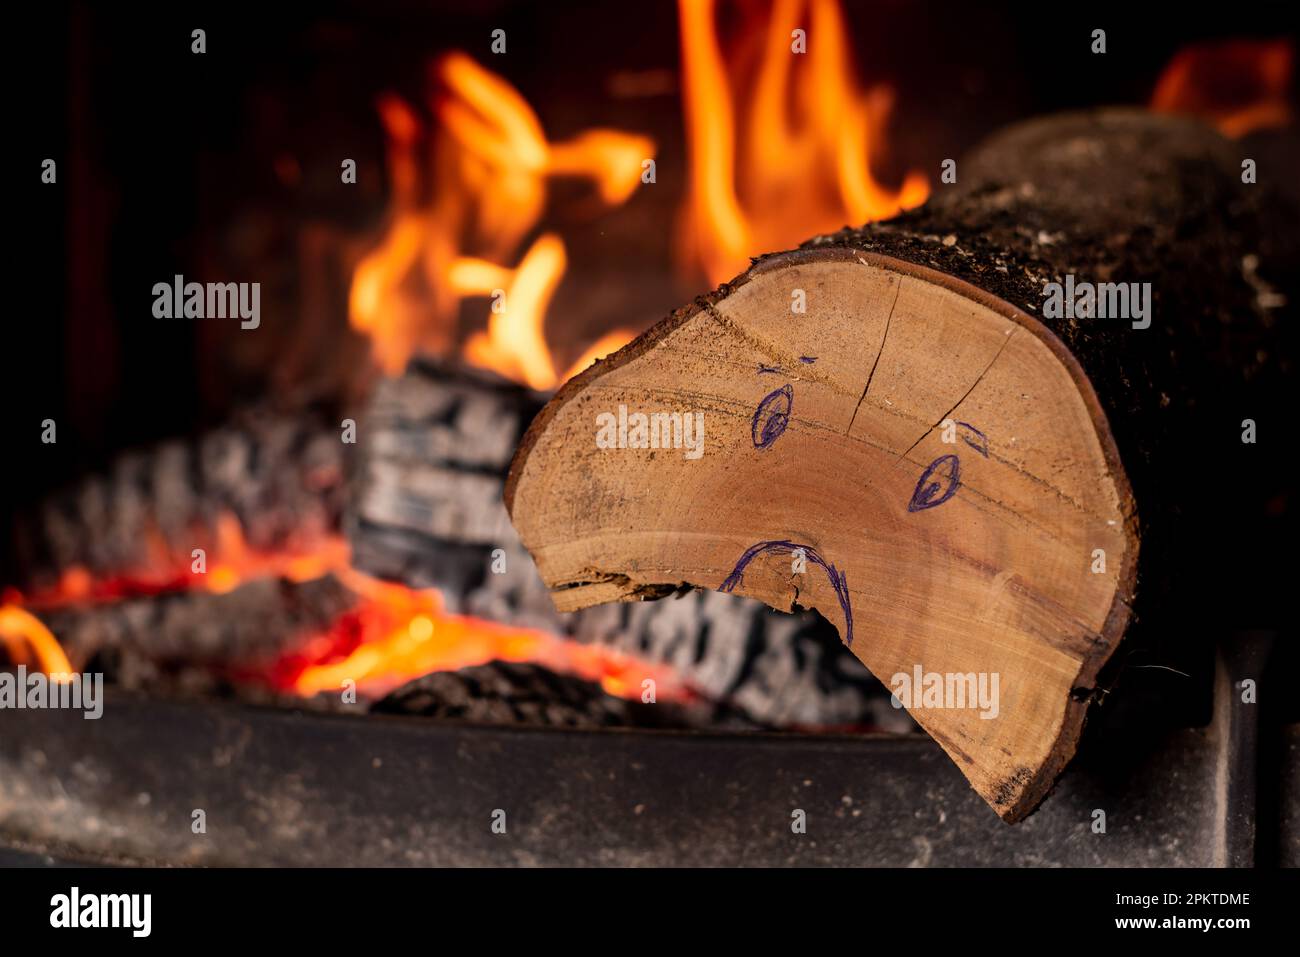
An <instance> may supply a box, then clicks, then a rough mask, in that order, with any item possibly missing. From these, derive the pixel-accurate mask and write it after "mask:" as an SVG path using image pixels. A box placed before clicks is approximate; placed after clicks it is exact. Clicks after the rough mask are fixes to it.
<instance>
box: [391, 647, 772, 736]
mask: <svg viewBox="0 0 1300 957" xmlns="http://www.w3.org/2000/svg"><path fill="white" fill-rule="evenodd" d="M372 710H374V711H375V712H377V713H381V714H405V715H419V716H422V717H429V718H439V719H452V720H458V721H469V722H474V723H479V724H525V725H531V726H536V727H551V728H603V727H642V728H691V727H712V728H718V727H732V728H741V727H753V725H752V724H751V723H750V722H748V721H746V720H745V719H744V718H742V717H741V716H740V715H738V714H736V713H734V712H727V711H721V710H720V709H718V708H717V707H715V706H713V705H711V704H708V703H706V702H702V701H697V702H694V703H679V702H655V703H653V704H650V703H643V702H641V701H630V700H628V699H625V698H620V697H616V696H614V695H610V694H607V693H606V692H605V691H604V689H602V688H601V687H600V685H599V684H597V683H596V682H594V681H587V680H585V679H583V678H578V677H575V676H573V675H564V674H558V673H556V672H554V671H551V670H550V669H548V668H545V667H543V666H541V665H536V664H531V663H527V662H509V661H492V662H488V663H487V664H484V665H477V666H474V667H471V668H462V669H460V670H459V671H440V672H436V673H434V674H430V675H425V676H423V677H421V678H417V679H416V680H415V681H412V682H409V683H408V684H405V685H403V686H402V687H401V688H398V689H397V690H396V691H394V692H393V693H392V694H390V695H388V696H387V697H385V698H383V699H382V700H380V701H378V702H376V703H375V705H374V707H373V709H372Z"/></svg>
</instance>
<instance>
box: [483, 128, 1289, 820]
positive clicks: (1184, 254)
mask: <svg viewBox="0 0 1300 957" xmlns="http://www.w3.org/2000/svg"><path fill="white" fill-rule="evenodd" d="M959 170H960V174H959V184H958V185H953V186H946V187H941V188H940V189H939V190H938V192H937V195H936V196H935V198H934V199H933V200H932V201H931V203H930V204H929V205H928V206H927V207H925V208H923V209H922V210H920V211H918V212H915V213H912V214H906V215H904V216H901V217H899V218H897V219H895V220H893V221H890V222H885V223H878V224H873V225H869V226H866V227H863V228H861V229H847V230H844V231H842V232H840V233H838V234H835V235H832V236H824V237H818V238H815V239H813V240H811V241H810V242H808V243H806V244H805V245H804V246H803V247H802V248H800V249H799V250H796V251H793V252H788V253H781V254H775V255H770V256H765V257H763V258H761V259H759V260H756V261H755V263H754V265H753V266H752V267H751V268H750V269H749V270H748V271H747V272H745V273H744V274H743V275H741V276H739V277H738V278H736V279H735V280H733V281H732V282H730V283H727V284H725V285H723V286H722V287H720V288H719V289H717V290H716V291H715V292H713V293H711V294H709V295H706V296H702V297H700V298H698V299H696V300H695V302H693V303H692V304H690V305H688V306H686V307H685V308H683V309H680V310H678V311H677V312H675V313H674V314H673V315H671V316H669V317H668V318H667V319H665V320H664V321H662V322H661V323H659V324H658V325H657V326H655V327H654V328H652V329H651V330H649V331H648V332H646V333H645V334H644V335H642V336H641V337H640V338H638V339H637V340H636V341H634V342H632V343H630V344H629V345H628V346H626V347H625V348H623V349H622V350H620V351H619V352H618V353H616V354H615V355H613V356H611V357H609V358H607V359H605V360H603V361H602V362H599V363H597V364H596V365H595V366H593V367H592V368H590V369H588V370H587V371H586V372H584V373H582V374H581V375H579V376H577V377H575V378H574V379H573V380H571V381H570V382H568V383H567V384H566V385H565V386H564V387H563V388H562V389H561V390H560V391H559V393H558V394H557V395H556V396H555V397H554V399H552V400H551V402H550V403H549V404H548V405H547V406H546V408H545V409H544V410H543V411H542V412H541V413H540V415H539V416H538V417H537V418H536V419H535V420H534V422H533V423H532V425H531V426H530V428H529V430H528V432H527V433H526V435H525V436H524V438H523V440H522V441H521V443H520V446H519V449H518V451H517V452H516V455H515V458H514V461H513V463H512V465H511V469H510V474H509V478H508V481H507V484H506V489H505V500H506V505H507V508H508V509H509V511H510V515H511V518H512V520H513V522H514V525H515V528H516V530H517V531H518V532H519V535H520V538H521V540H522V541H523V543H524V545H525V546H526V547H527V549H528V551H529V552H530V553H531V554H532V556H533V558H534V561H535V562H536V565H537V569H538V571H539V572H540V574H541V577H542V579H543V580H544V581H545V583H546V585H547V587H548V588H550V590H551V594H552V598H553V599H554V601H555V604H556V606H557V608H559V609H561V610H562V611H577V610H579V609H584V608H587V607H588V606H591V605H594V604H598V603H602V602H611V601H629V600H638V599H645V598H654V597H658V596H661V595H663V594H666V593H675V592H678V591H680V590H681V589H683V588H686V587H693V588H703V589H714V590H719V591H723V592H727V593H731V594H733V595H744V596H748V597H750V598H754V599H757V600H760V601H763V602H765V603H767V604H768V605H770V606H771V607H773V608H776V609H781V610H794V609H799V608H812V609H816V610H817V611H819V612H820V613H821V614H822V615H824V616H825V617H826V618H827V619H828V620H829V621H831V622H832V623H834V624H835V626H836V627H837V628H838V630H839V633H840V636H841V638H842V639H843V641H844V643H845V644H846V645H847V646H848V647H849V648H851V649H852V651H853V653H854V654H855V655H856V656H857V657H858V658H859V659H861V661H862V662H863V663H865V664H866V665H867V667H868V668H869V669H870V670H871V671H872V672H873V673H874V674H875V675H877V676H878V677H880V678H881V679H882V680H883V681H885V682H887V683H890V685H891V687H893V688H895V689H896V690H898V691H899V692H900V696H903V695H902V692H905V691H907V689H908V687H909V685H910V684H911V683H913V682H915V683H917V684H918V685H919V687H918V688H917V695H916V697H915V699H910V700H909V697H910V696H909V697H905V699H904V703H905V704H908V705H909V710H910V711H911V713H912V716H913V717H914V718H916V720H917V721H918V722H919V723H920V724H921V726H922V727H923V728H925V730H926V731H928V732H929V733H930V734H931V735H932V736H933V737H934V738H935V739H936V740H937V741H938V742H939V744H940V745H941V746H942V747H943V749H944V750H945V751H946V752H947V753H948V754H949V755H950V756H951V757H952V758H953V760H954V761H955V762H956V763H957V765H958V767H960V768H961V770H962V771H963V773H964V774H965V775H966V776H967V778H968V780H969V781H970V783H971V785H972V786H973V787H974V789H975V790H976V791H977V792H978V793H979V794H980V795H981V796H982V797H983V798H984V799H985V800H986V801H987V802H988V803H989V804H990V806H991V807H992V808H993V809H994V810H995V811H996V812H997V813H998V814H999V815H1000V816H1001V817H1002V818H1003V819H1004V820H1006V821H1009V822H1014V821H1018V820H1020V819H1022V818H1024V817H1025V816H1026V815H1027V814H1029V813H1030V812H1031V811H1032V810H1033V809H1034V808H1035V807H1036V806H1037V805H1038V804H1039V803H1040V802H1041V800H1042V799H1043V797H1044V796H1045V795H1046V794H1047V793H1048V791H1049V789H1050V788H1051V786H1052V784H1053V782H1054V781H1055V780H1056V778H1057V776H1058V775H1059V773H1060V772H1061V770H1062V769H1063V768H1064V766H1065V765H1066V763H1067V762H1068V761H1069V759H1070V757H1071V756H1072V755H1073V753H1074V751H1075V748H1076V744H1077V742H1078V740H1079V736H1080V732H1081V730H1082V727H1083V724H1084V720H1085V716H1086V712H1087V708H1088V704H1089V701H1090V700H1091V699H1092V698H1093V696H1094V692H1095V690H1096V689H1097V687H1098V675H1099V672H1100V671H1101V669H1102V667H1103V666H1104V665H1105V664H1106V663H1107V662H1108V660H1109V659H1110V658H1111V656H1112V654H1113V653H1114V651H1115V648H1116V646H1117V644H1118V643H1119V641H1120V639H1121V636H1123V635H1124V634H1125V632H1126V630H1127V629H1128V627H1129V625H1130V622H1131V621H1134V620H1136V619H1139V618H1140V619H1141V621H1142V627H1143V630H1147V629H1150V630H1151V631H1152V632H1153V633H1155V634H1158V635H1160V636H1162V640H1165V641H1168V640H1170V639H1171V638H1173V639H1176V640H1179V641H1186V640H1187V635H1188V631H1187V630H1185V626H1186V625H1187V624H1188V622H1189V621H1191V622H1195V621H1198V620H1200V619H1198V617H1197V616H1204V615H1205V609H1204V608H1203V607H1202V604H1201V603H1200V602H1197V601H1196V600H1195V598H1196V596H1197V595H1198V594H1202V593H1204V592H1200V591H1199V589H1200V588H1206V589H1212V588H1214V587H1223V585H1224V582H1225V581H1229V582H1232V583H1233V587H1241V588H1246V589H1248V593H1249V594H1251V595H1252V596H1258V597H1261V598H1262V596H1259V588H1258V586H1253V585H1251V584H1250V583H1251V582H1253V581H1256V580H1258V581H1260V582H1265V583H1267V582H1270V581H1277V580H1278V573H1277V572H1276V571H1272V572H1270V571H1269V570H1268V569H1267V568H1266V565H1267V564H1268V557H1267V551H1266V550H1265V551H1264V552H1263V553H1262V554H1261V553H1260V552H1259V551H1258V550H1257V546H1258V544H1259V537H1258V536H1255V537H1252V535H1251V533H1248V532H1245V531H1243V528H1246V527H1249V528H1264V527H1265V524H1264V523H1263V522H1262V518H1261V516H1263V515H1264V513H1265V509H1266V502H1267V500H1268V497H1269V495H1271V494H1274V491H1273V490H1275V489H1276V488H1278V487H1279V485H1278V483H1279V481H1280V480H1279V479H1278V478H1277V475H1281V474H1284V473H1283V471H1282V470H1281V469H1277V470H1276V472H1277V475H1270V474H1268V467H1269V463H1278V462H1280V459H1279V458H1278V456H1279V453H1280V449H1278V448H1277V447H1278V446H1280V445H1282V443H1278V442H1273V443H1272V444H1271V445H1269V444H1256V445H1250V444H1244V443H1243V441H1242V427H1243V426H1242V421H1241V420H1242V419H1244V418H1254V419H1256V420H1258V421H1259V422H1261V423H1263V422H1265V421H1266V420H1267V421H1269V422H1272V421H1276V416H1278V415H1279V414H1280V410H1281V409H1282V408H1284V407H1285V406H1284V404H1283V401H1284V396H1285V395H1286V394H1287V393H1286V391H1285V390H1286V388H1287V384H1288V377H1289V375H1290V368H1291V355H1292V352H1291V348H1290V341H1289V335H1290V334H1289V333H1288V332H1286V331H1285V330H1286V329H1288V328H1289V327H1288V326H1287V323H1286V322H1285V321H1284V317H1283V316H1282V313H1283V312H1284V311H1286V310H1289V309H1292V308H1293V306H1294V303H1295V302H1296V297H1295V296H1294V295H1288V294H1287V292H1288V291H1287V289H1286V284H1287V283H1288V282H1293V281H1294V277H1295V275H1296V271H1295V269H1294V268H1293V267H1294V264H1295V262H1296V258H1295V245H1294V239H1293V235H1294V223H1295V219H1294V218H1293V214H1292V213H1291V212H1290V211H1287V212H1286V213H1285V215H1282V211H1281V210H1280V208H1279V206H1278V205H1277V203H1276V200H1275V199H1274V198H1273V197H1271V196H1269V195H1268V194H1267V191H1266V190H1265V189H1263V188H1262V187H1260V186H1255V185H1246V184H1243V183H1242V181H1241V176H1240V156H1239V154H1238V151H1237V149H1236V148H1235V147H1234V146H1233V145H1232V144H1230V143H1228V142H1227V141H1226V140H1223V139H1222V138H1220V137H1219V136H1218V135H1217V134H1215V133H1213V132H1212V131H1210V130H1208V129H1207V128H1204V127H1202V126H1200V125H1199V124H1196V123H1194V122H1192V121H1185V120H1178V119H1171V118H1165V117H1154V116H1149V115H1147V114H1145V113H1139V112H1136V111H1104V112H1095V113H1086V114H1070V115H1063V116H1058V117H1050V118H1047V119H1044V120H1039V121H1034V122H1030V123H1027V124H1022V125H1020V126H1017V127H1013V128H1011V129H1009V130H1007V131H1006V132H1004V133H1003V134H1001V135H999V136H996V137H994V138H993V139H992V140H991V141H990V142H988V143H987V144H986V145H984V146H983V147H982V148H980V149H979V150H978V151H977V152H976V153H975V154H974V155H973V156H971V157H970V158H969V159H966V160H964V161H963V162H962V163H961V164H960V167H959ZM1067 275H1073V276H1074V277H1075V280H1076V281H1077V282H1078V283H1084V282H1090V283H1094V284H1095V283H1101V282H1115V283H1119V282H1123V283H1147V282H1149V283H1150V284H1151V285H1150V289H1151V293H1152V301H1151V309H1150V311H1149V312H1148V318H1149V320H1150V321H1149V324H1148V323H1147V321H1146V320H1145V319H1142V318H1140V317H1133V318H1096V317H1093V318H1085V317H1082V316H1076V315H1073V314H1072V315H1070V316H1069V317H1057V316H1054V315H1052V314H1049V312H1048V311H1047V310H1046V309H1045V295H1044V294H1045V290H1048V289H1050V287H1049V286H1048V284H1049V283H1052V282H1059V283H1065V282H1066V281H1067V280H1066V276H1067ZM1141 288H1142V287H1140V286H1139V287H1138V289H1139V292H1140V291H1141ZM801 306H805V307H806V308H805V309H804V310H803V311H801V309H800V307H801ZM637 413H641V414H652V413H669V414H670V416H671V415H673V414H676V415H678V416H679V418H680V423H681V425H682V428H680V429H677V428H675V426H674V424H673V420H672V418H671V417H669V418H666V419H660V420H658V421H657V425H658V426H659V428H658V429H656V428H655V427H654V426H652V427H651V429H650V430H646V429H644V428H642V429H641V430H640V431H638V429H637V425H638V420H637V419H636V418H635V416H636V414H637ZM700 416H702V419H703V430H702V434H703V440H704V441H703V446H702V449H701V448H697V447H695V446H693V445H692V440H693V439H698V438H699V434H698V433H697V434H696V435H695V436H692V434H691V432H690V431H689V425H690V424H691V421H692V420H695V421H696V422H697V423H698V417H700ZM665 423H666V424H667V425H666V427H665ZM1261 427H1263V426H1261ZM648 432H653V439H654V441H653V443H652V442H651V441H646V440H648V439H650V435H649V434H648ZM1229 549H1231V550H1230V551H1229ZM1228 554H1231V555H1232V556H1233V561H1234V563H1240V564H1241V565H1242V566H1243V568H1242V569H1241V570H1240V571H1239V572H1238V573H1236V574H1234V573H1226V574H1225V572H1224V570H1223V569H1222V566H1221V563H1216V562H1212V561H1211V562H1207V561H1205V560H1204V559H1205V556H1207V555H1228ZM1198 558H1199V559H1200V567H1197V560H1198ZM1206 565H1210V566H1211V568H1210V569H1206V568H1205V567H1204V566H1206ZM1135 603H1136V604H1135ZM1265 606H1266V603H1261V604H1257V605H1256V609H1258V608H1259V607H1265ZM1179 629H1184V630H1181V631H1180V630H1179ZM1202 633H1203V629H1202ZM901 676H906V680H904V678H903V677H901ZM961 676H969V678H968V680H966V681H963V680H960V679H961ZM918 679H919V680H918ZM936 679H937V680H938V681H940V682H941V683H942V687H941V689H940V690H941V691H942V692H943V693H942V694H936V695H934V696H933V697H925V696H922V694H921V690H922V688H930V689H933V688H934V684H933V682H934V680H936ZM995 679H996V680H997V682H998V684H997V685H996V686H995V685H994V684H993V681H994V680H995ZM981 682H983V684H982V685H981V684H980V683H981ZM994 688H996V690H997V694H996V695H989V697H990V698H991V699H992V700H991V702H989V704H987V705H986V703H985V702H984V701H982V700H980V701H974V700H966V701H958V700H957V696H958V692H969V697H970V698H971V699H975V698H976V697H977V689H981V690H982V689H988V690H990V691H992V690H993V689H994ZM963 696H965V695H964V694H963ZM972 704H974V706H971V705H972Z"/></svg>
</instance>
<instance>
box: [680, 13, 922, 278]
mask: <svg viewBox="0 0 1300 957" xmlns="http://www.w3.org/2000/svg"><path fill="white" fill-rule="evenodd" d="M679 10H680V15H681V38H682V64H683V66H682V69H683V87H684V93H685V110H686V130H687V139H688V142H689V147H690V150H689V151H690V156H689V159H690V196H689V199H688V203H687V206H686V209H685V210H684V216H683V229H682V231H683V249H684V250H686V253H687V257H688V259H689V260H690V262H692V263H695V264H698V265H700V266H702V267H703V268H704V270H705V272H706V273H707V274H708V276H709V278H710V279H711V280H713V281H714V282H722V281H724V280H727V279H730V278H731V277H732V276H734V275H736V274H737V273H739V272H741V271H742V270H744V269H745V268H746V267H747V266H748V265H749V259H750V257H751V256H755V255H758V254H760V253H765V252H771V251H773V250H777V249H787V248H789V247H790V246H792V245H794V244H796V243H798V242H801V241H802V240H804V239H807V238H808V237H809V236H811V235H814V234H816V233H820V232H830V231H833V230H836V229H839V228H840V227H841V226H844V225H846V224H851V225H860V224H862V223H864V222H868V221H870V220H873V219H882V218H885V217H888V216H892V215H894V214H896V213H898V212H899V211H900V210H903V209H910V208H911V207H913V206H918V205H920V204H921V203H923V202H925V200H926V198H927V196H928V195H929V186H928V184H927V181H926V179H925V177H924V176H923V175H922V174H920V173H917V172H911V173H908V174H907V176H906V177H905V179H904V181H903V184H902V186H900V187H899V188H898V189H897V190H893V189H889V188H888V187H886V186H883V185H881V184H880V183H879V182H877V181H876V180H875V178H874V177H873V176H872V173H871V163H872V161H873V160H875V159H877V158H879V156H880V155H881V154H882V152H883V145H884V131H885V126H886V123H887V121H888V119H889V113H890V110H891V108H892V105H893V94H892V92H891V91H890V90H889V89H888V88H885V87H873V88H872V89H870V90H867V91H865V92H863V91H861V90H859V89H858V87H857V84H856V81H855V79H854V74H853V69H852V67H851V64H850V57H849V51H848V47H847V40H846V37H847V32H846V30H845V25H844V21H843V17H842V15H841V13H840V9H839V6H838V4H837V2H836V0H776V3H775V5H774V7H773V9H772V14H771V17H770V19H769V20H768V24H767V30H766V33H765V36H764V37H763V38H762V50H761V56H760V58H759V62H758V66H757V70H756V71H755V72H753V73H752V74H745V73H742V72H741V71H739V70H735V71H731V72H729V71H728V70H727V69H726V68H725V66H724V58H723V54H722V48H721V45H720V43H719V40H718V36H717V31H716V29H715V25H714V24H715V5H714V3H713V0H679ZM799 29H802V30H804V31H805V39H806V44H807V45H806V50H807V52H806V53H797V52H795V49H794V44H795V43H796V42H797V41H796V40H795V39H794V36H795V33H794V31H796V30H799ZM744 59H745V58H743V57H736V58H735V60H736V62H742V61H743V60H744ZM744 94H748V96H745V95H744ZM738 103H741V104H747V108H745V109H744V110H743V112H742V111H741V110H740V109H739V108H738V106H737V104H738ZM796 118H797V120H798V122H796Z"/></svg>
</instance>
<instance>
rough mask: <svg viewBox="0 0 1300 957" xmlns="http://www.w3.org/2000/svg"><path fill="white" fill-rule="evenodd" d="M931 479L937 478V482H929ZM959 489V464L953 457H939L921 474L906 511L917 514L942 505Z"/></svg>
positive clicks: (955, 457)
mask: <svg viewBox="0 0 1300 957" xmlns="http://www.w3.org/2000/svg"><path fill="white" fill-rule="evenodd" d="M932 478H937V481H931V479H932ZM960 487H961V462H960V461H959V460H958V458H957V456H955V455H941V456H939V457H938V458H937V459H935V460H934V461H933V462H931V463H930V467H929V468H927V469H926V470H925V471H924V472H922V473H921V479H920V481H919V482H917V483H916V491H914V492H913V493H912V501H910V502H908V503H907V510H908V511H909V512H919V511H922V510H923V509H927V508H934V507H935V506H936V505H942V504H943V503H944V502H946V501H948V499H950V498H952V497H953V496H954V495H956V494H957V489H958V488H960Z"/></svg>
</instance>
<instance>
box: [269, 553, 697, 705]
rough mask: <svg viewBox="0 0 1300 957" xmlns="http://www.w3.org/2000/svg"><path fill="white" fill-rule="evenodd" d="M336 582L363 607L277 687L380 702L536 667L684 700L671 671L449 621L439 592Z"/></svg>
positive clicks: (302, 656)
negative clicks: (437, 678) (350, 686)
mask: <svg viewBox="0 0 1300 957" xmlns="http://www.w3.org/2000/svg"><path fill="white" fill-rule="evenodd" d="M336 574H338V575H339V577H340V578H341V579H342V581H343V582H344V583H345V584H346V585H347V586H348V587H349V588H351V589H352V590H353V591H355V592H356V593H357V594H358V595H360V596H361V597H362V599H363V600H362V602H361V603H360V604H359V605H358V607H357V608H356V609H355V610H354V611H352V612H350V613H348V614H347V615H345V616H344V617H343V618H342V619H341V620H340V621H338V622H336V623H335V625H334V627H333V629H332V630H331V632H330V633H329V634H328V635H323V636H320V637H319V638H318V639H317V640H316V641H315V642H313V643H312V644H310V645H309V646H308V647H307V648H306V649H305V650H304V651H303V652H301V653H299V654H297V655H294V656H291V657H290V658H288V659H286V660H285V661H283V662H281V663H280V664H279V665H278V666H277V668H276V669H274V674H273V676H272V677H273V681H274V683H276V684H279V685H281V686H282V687H285V688H289V689H292V690H293V691H295V692H297V693H298V694H301V695H314V694H317V693H319V692H322V691H338V690H339V689H340V688H342V687H344V682H346V681H349V680H351V681H354V682H356V687H357V690H358V691H359V692H360V693H362V694H368V695H371V696H378V695H382V694H385V693H386V692H388V691H391V690H392V689H393V688H396V687H398V686H399V685H401V684H404V683H405V682H406V681H409V680H410V679H412V678H416V677H419V676H420V675H425V674H429V673H430V672H434V671H453V670H456V669H458V668H466V667H469V666H471V665H479V664H484V663H486V662H489V661H529V662H535V663H537V664H540V665H543V666H545V667H548V668H550V669H552V670H554V671H559V672H564V673H567V674H574V675H578V676H580V677H583V678H586V679H588V680H589V681H596V682H598V683H599V684H600V685H601V686H602V687H603V688H604V689H605V691H606V692H608V693H609V694H612V695H622V696H632V695H639V694H640V693H641V683H642V682H643V681H644V680H646V679H647V678H648V679H652V680H653V681H654V682H655V685H656V694H657V695H667V696H669V697H680V696H682V695H683V694H685V693H686V689H685V688H684V687H683V686H682V684H681V683H680V681H679V680H678V679H677V678H676V677H675V676H674V675H673V673H672V672H671V671H669V670H668V669H666V668H662V667H660V668H655V667H651V666H647V665H646V664H645V663H644V662H640V661H637V660H636V659H634V658H631V657H628V656H626V655H621V654H619V653H617V652H614V651H610V650H608V649H605V648H602V647H600V646H591V645H582V644H578V643H575V642H571V641H566V640H563V639H560V638H557V637H555V636H554V635H550V634H547V633H545V632H542V631H537V630H534V629H525V628H513V627H509V626H506V625H499V624H494V623H492V622H486V621H481V620H479V619H475V618H470V617H466V616H463V615H451V614H447V613H446V612H445V611H444V608H443V602H442V597H441V595H440V594H439V593H438V592H437V591H436V590H432V589H429V590H421V591H416V590H412V589H409V588H405V587H403V586H400V585H394V584H391V583H388V582H382V581H378V580H376V579H373V578H370V577H369V576H367V575H364V574H362V573H360V572H357V571H353V570H350V569H348V570H342V571H339V572H336Z"/></svg>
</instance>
